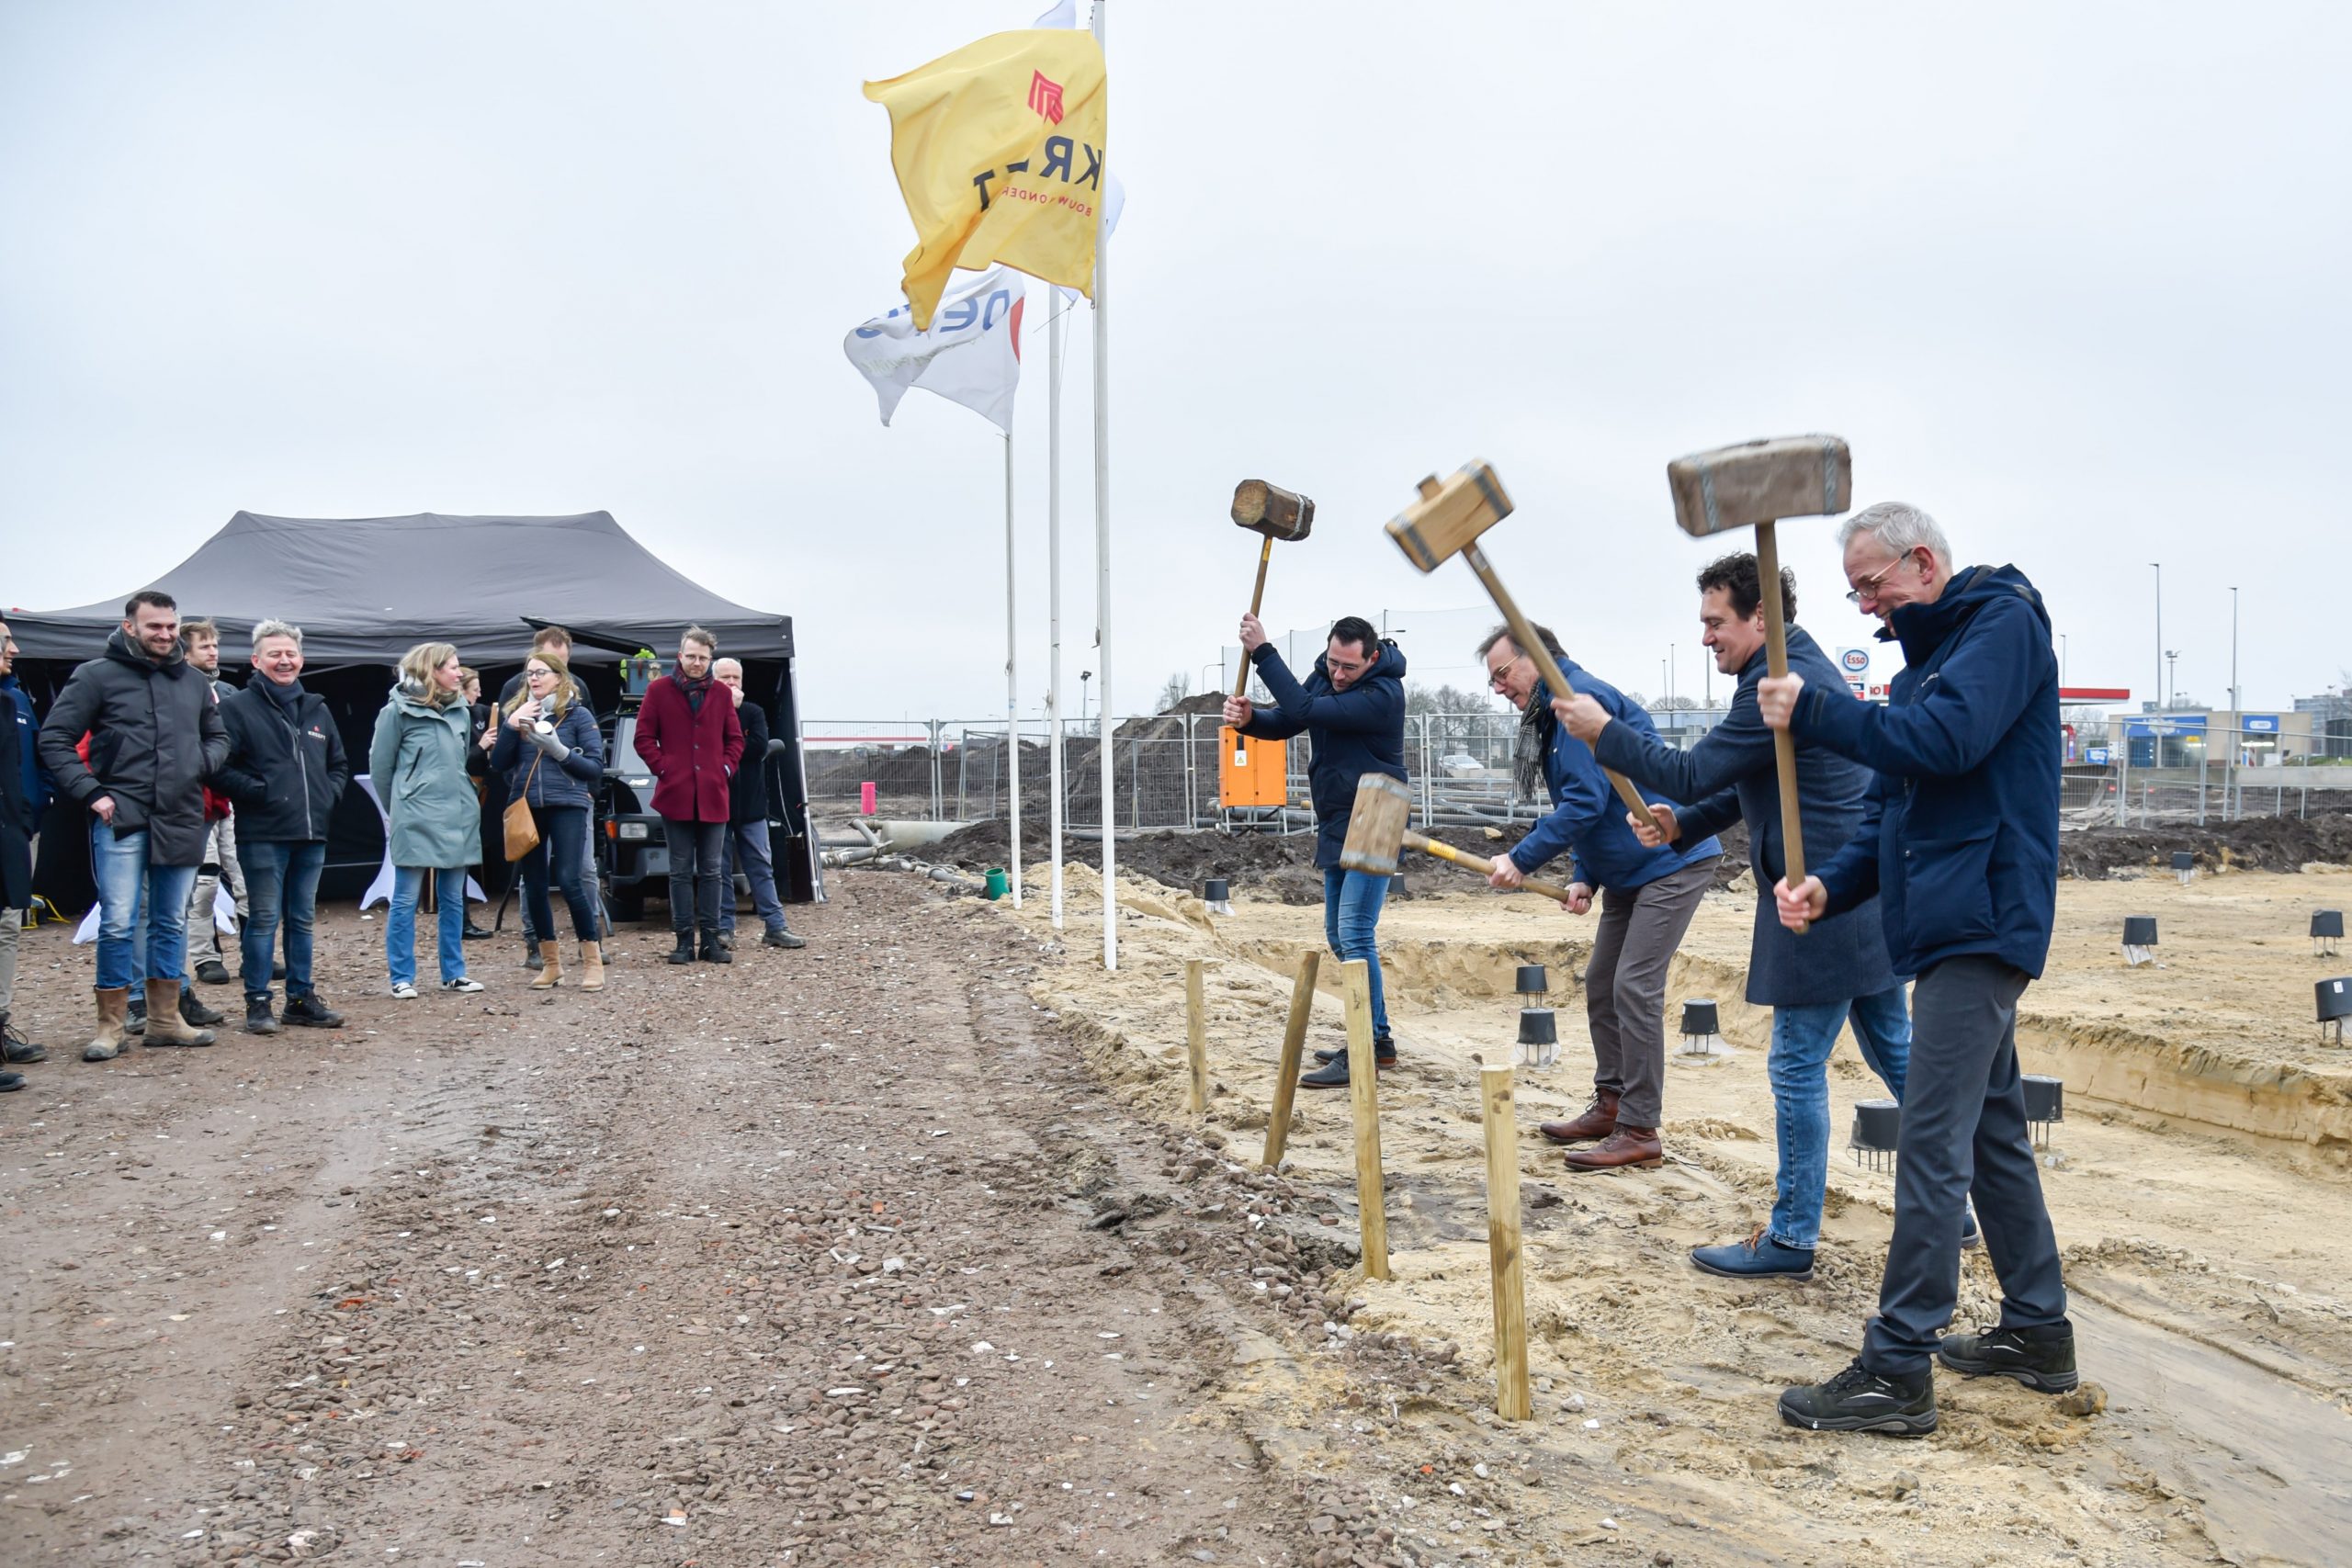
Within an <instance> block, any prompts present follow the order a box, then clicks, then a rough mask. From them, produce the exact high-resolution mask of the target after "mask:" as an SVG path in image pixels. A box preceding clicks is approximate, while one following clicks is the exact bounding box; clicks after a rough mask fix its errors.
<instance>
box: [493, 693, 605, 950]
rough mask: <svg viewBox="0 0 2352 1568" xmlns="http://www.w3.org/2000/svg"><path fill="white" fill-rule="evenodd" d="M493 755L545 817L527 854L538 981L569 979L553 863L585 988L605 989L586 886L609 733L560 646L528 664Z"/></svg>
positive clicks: (535, 815)
mask: <svg viewBox="0 0 2352 1568" xmlns="http://www.w3.org/2000/svg"><path fill="white" fill-rule="evenodd" d="M490 761H491V766H492V767H493V768H496V769H498V770H499V771H500V772H502V773H504V774H505V775H506V780H507V784H508V786H509V789H510V792H511V794H512V796H513V798H515V799H516V800H522V801H527V802H529V803H530V807H531V818H532V819H533V820H534V821H535V822H537V824H538V829H539V841H538V843H537V845H536V846H534V847H533V849H532V850H531V852H530V853H529V854H526V855H525V856H524V857H523V860H522V871H523V899H524V908H525V911H526V913H527V914H528V915H529V916H530V919H531V929H532V930H533V931H537V933H538V935H539V972H538V974H537V976H535V977H534V978H533V979H532V981H531V989H533V990H535V991H543V990H546V989H548V987H552V986H560V985H561V984H562V983H563V961H562V958H561V956H560V955H561V953H562V952H563V944H562V943H561V942H558V941H557V940H556V936H555V930H556V927H555V911H554V909H553V908H552V907H551V906H550V905H549V904H548V867H549V866H550V865H552V866H553V867H554V877H555V884H556V886H558V887H560V888H561V889H562V890H563V901H564V904H565V905H566V906H567V907H568V908H570V909H571V925H572V930H573V931H575V932H577V933H578V935H579V938H580V988H581V989H582V990H583V991H598V990H602V989H604V986H605V955H604V949H603V948H602V947H600V946H599V945H598V944H597V937H598V935H599V934H600V927H599V924H598V921H597V919H596V915H597V908H596V890H595V889H593V888H591V887H589V886H587V876H586V871H585V867H584V864H583V863H584V862H585V861H586V860H587V858H588V823H589V819H590V818H591V817H592V816H593V815H594V811H595V806H596V784H597V783H598V781H600V780H601V779H603V778H604V776H605V738H604V735H603V734H602V732H600V731H599V730H598V729H597V728H596V716H595V715H594V713H592V712H590V711H589V707H588V705H587V704H586V703H585V702H584V701H582V698H581V692H580V688H579V686H578V685H576V684H574V683H573V682H572V679H571V669H570V667H569V666H568V665H567V664H566V663H565V661H564V659H563V656H562V655H561V654H560V653H557V652H555V651H553V650H552V649H541V650H540V651H539V652H537V653H534V654H533V655H531V657H530V660H529V662H527V663H526V664H525V665H524V666H523V684H522V686H521V687H520V688H519V689H517V690H516V692H515V695H514V696H513V697H512V698H511V699H509V700H508V702H507V705H506V711H505V717H504V719H503V722H501V723H500V725H499V726H498V743H497V744H496V745H495V746H493V747H492V748H491V752H490Z"/></svg>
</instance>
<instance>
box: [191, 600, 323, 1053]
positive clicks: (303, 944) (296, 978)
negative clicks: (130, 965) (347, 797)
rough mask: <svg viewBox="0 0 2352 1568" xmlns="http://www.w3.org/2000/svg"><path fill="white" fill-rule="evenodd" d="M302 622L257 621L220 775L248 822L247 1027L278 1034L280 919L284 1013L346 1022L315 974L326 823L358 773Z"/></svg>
mask: <svg viewBox="0 0 2352 1568" xmlns="http://www.w3.org/2000/svg"><path fill="white" fill-rule="evenodd" d="M301 675H302V628H301V627H300V626H288V624H287V623H285V622H284V621H263V622H260V623H259V624H257V625H256V626H254V678H253V679H252V680H251V681H249V682H246V683H245V689H244V690H243V691H242V692H238V693H236V694H233V695H232V696H231V697H230V698H229V699H228V700H227V701H225V702H223V703H222V704H221V705H220V719H221V722H222V723H223V724H224V725H226V726H227V728H228V730H229V760H228V761H226V762H224V763H222V764H221V766H220V772H219V773H217V774H215V775H214V776H215V778H216V780H217V781H218V783H219V784H220V788H221V789H222V791H223V792H225V793H226V794H227V795H228V796H229V799H230V801H231V803H232V805H234V806H235V807H236V808H237V818H238V820H239V821H240V822H241V823H242V824H243V826H242V828H241V829H240V830H239V832H238V835H237V854H238V858H239V861H240V863H242V865H243V869H244V874H245V896H246V900H247V902H248V904H249V905H250V906H251V908H252V913H251V915H250V916H248V918H247V919H246V920H245V929H244V933H243V943H242V945H243V980H244V987H245V1032H247V1033H249V1034H275V1033H277V1029H278V1020H277V1017H275V1016H274V1015H273V1014H272V1012H271V1002H272V1000H273V999H274V998H272V996H271V993H270V988H269V987H270V970H271V967H272V965H273V964H274V962H275V959H274V955H273V950H274V949H275V948H276V947H277V931H278V927H279V925H280V924H281V923H282V924H283V925H284V927H285V929H286V1013H285V1021H286V1022H288V1023H290V1024H298V1025H303V1026H307V1027H309V1028H312V1029H339V1028H341V1027H342V1026H343V1015H342V1014H341V1013H339V1012H336V1011H335V1010H334V1009H332V1008H330V1007H328V1006H327V1005H326V1003H325V1002H324V1001H322V1000H321V999H320V997H319V993H318V989H317V987H316V986H314V985H313V984H312V982H311V923H312V919H313V918H314V916H315V914H316V912H317V909H318V898H319V874H320V872H322V870H324V869H325V867H326V859H327V824H328V822H329V821H330V820H331V819H332V818H334V804H335V802H336V801H337V800H338V799H340V798H341V797H342V795H343V791H344V786H345V785H346V784H350V782H351V763H350V761H348V759H347V758H346V757H345V752H344V749H343V736H342V735H341V734H340V733H339V732H338V731H337V730H336V728H335V724H334V716H333V715H331V714H330V713H328V712H327V705H326V704H325V703H324V702H323V701H322V700H321V699H320V698H319V697H318V696H316V695H315V694H312V693H311V692H309V691H306V690H304V689H303V686H302V681H301Z"/></svg>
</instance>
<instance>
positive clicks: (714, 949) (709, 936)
mask: <svg viewBox="0 0 2352 1568" xmlns="http://www.w3.org/2000/svg"><path fill="white" fill-rule="evenodd" d="M702 961H703V962H704V963H705V964H732V963H734V962H735V953H734V950H733V949H732V948H730V947H729V946H728V945H727V943H726V942H725V940H724V939H722V938H721V937H720V936H719V934H718V927H717V926H705V927H703V928H702Z"/></svg>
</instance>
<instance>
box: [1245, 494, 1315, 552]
mask: <svg viewBox="0 0 2352 1568" xmlns="http://www.w3.org/2000/svg"><path fill="white" fill-rule="evenodd" d="M1233 520H1234V522H1235V523H1237V524H1238V525H1240V526H1242V527H1244V528H1247V529H1249V530H1250V532H1251V533H1253V534H1263V535H1265V536H1266V537H1268V538H1269V539H1280V540H1282V541H1283V542H1284V543H1285V544H1295V543H1297V542H1298V541H1299V540H1301V539H1304V538H1305V537H1306V536H1307V535H1308V534H1309V533H1311V532H1313V530H1314V527H1315V503H1314V502H1312V501H1309V500H1308V499H1307V498H1306V497H1305V496H1303V495H1300V494H1298V493H1297V492H1296V491H1287V490H1284V489H1283V487H1282V486H1280V485H1270V484H1268V483H1267V482H1266V481H1265V480H1263V479H1243V480H1242V481H1241V482H1240V483H1239V484H1238V485H1235V486H1234V487H1233Z"/></svg>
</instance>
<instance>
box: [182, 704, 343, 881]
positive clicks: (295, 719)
mask: <svg viewBox="0 0 2352 1568" xmlns="http://www.w3.org/2000/svg"><path fill="white" fill-rule="evenodd" d="M269 684H270V681H269V677H268V676H266V675H264V674H261V673H259V672H258V671H256V672H255V673H254V678H253V679H252V680H251V681H248V682H245V689H244V690H243V691H242V692H232V693H230V694H229V695H228V696H227V697H225V698H223V699H222V700H221V704H220V719H221V722H222V723H223V724H225V725H226V726H228V729H229V760H228V761H226V762H224V763H222V764H221V767H220V772H219V773H217V774H215V775H214V777H213V782H214V783H215V784H218V785H219V786H220V792H221V793H222V794H223V795H227V796H228V797H229V801H230V804H232V805H233V806H234V807H236V808H237V841H238V842H239V843H241V844H276V843H306V842H310V841H312V840H317V841H320V842H323V841H324V840H325V839H326V836H327V821H328V819H329V818H332V817H333V816H334V803H335V802H336V801H338V800H340V799H342V798H343V791H344V786H345V784H349V783H350V782H351V761H350V760H349V759H348V758H347V757H346V756H345V754H344V750H343V737H342V736H341V735H340V734H339V733H337V732H336V730H335V727H334V717H333V716H331V715H329V714H328V712H327V705H326V702H325V700H324V699H322V698H321V697H319V696H317V695H316V694H312V693H311V692H308V691H305V690H303V689H302V687H301V685H300V682H296V685H295V691H294V697H295V701H294V703H293V704H292V711H291V713H290V715H289V713H288V705H285V704H281V703H280V702H279V701H278V700H277V697H276V696H275V695H274V694H271V692H270V691H269V689H268V688H269Z"/></svg>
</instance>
